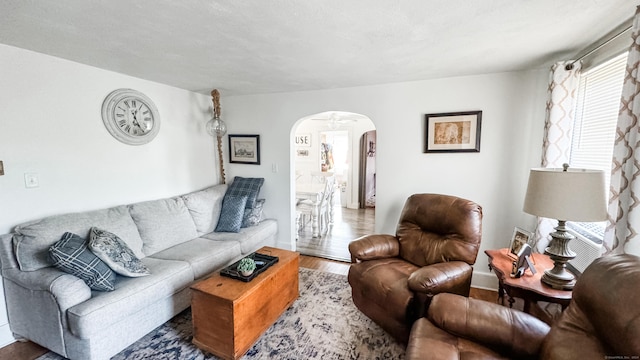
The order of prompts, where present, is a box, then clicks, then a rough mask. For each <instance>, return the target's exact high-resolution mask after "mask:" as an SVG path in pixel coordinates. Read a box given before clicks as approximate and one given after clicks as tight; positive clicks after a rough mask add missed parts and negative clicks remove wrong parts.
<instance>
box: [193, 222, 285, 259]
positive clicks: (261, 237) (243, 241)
mask: <svg viewBox="0 0 640 360" xmlns="http://www.w3.org/2000/svg"><path fill="white" fill-rule="evenodd" d="M277 232H278V222H277V221H276V220H274V219H265V220H262V221H261V222H260V223H259V224H258V225H256V226H252V227H248V228H242V229H240V231H239V232H238V233H226V232H214V233H209V234H205V235H202V237H203V238H205V239H210V240H215V241H224V242H226V241H235V242H238V243H240V250H241V251H242V254H243V255H246V254H248V253H252V252H254V251H256V249H258V248H261V247H262V246H267V245H269V246H275V242H276V238H275V237H276V234H277Z"/></svg>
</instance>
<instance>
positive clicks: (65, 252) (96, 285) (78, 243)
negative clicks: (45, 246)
mask: <svg viewBox="0 0 640 360" xmlns="http://www.w3.org/2000/svg"><path fill="white" fill-rule="evenodd" d="M49 258H50V259H51V261H52V262H53V265H55V267H57V268H58V269H60V270H62V271H64V272H66V273H69V274H71V275H75V276H77V277H79V278H80V279H82V280H83V281H84V282H85V283H87V285H88V286H89V287H90V288H91V289H93V290H99V291H112V290H114V289H115V281H116V274H115V273H114V272H113V271H112V270H111V269H110V268H109V266H107V264H105V263H104V262H103V261H102V260H100V259H99V258H98V257H97V256H96V255H95V254H94V253H92V252H91V250H89V248H88V241H87V240H85V239H83V238H81V237H80V236H78V235H76V234H73V233H70V232H66V233H64V235H62V238H61V239H60V240H58V242H56V243H55V244H53V245H51V247H50V248H49Z"/></svg>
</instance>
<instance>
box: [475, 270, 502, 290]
mask: <svg viewBox="0 0 640 360" xmlns="http://www.w3.org/2000/svg"><path fill="white" fill-rule="evenodd" d="M471 286H473V287H475V288H479V289H485V290H493V291H498V278H497V277H496V275H495V274H493V273H490V272H480V271H477V270H475V271H474V272H473V277H472V278H471Z"/></svg>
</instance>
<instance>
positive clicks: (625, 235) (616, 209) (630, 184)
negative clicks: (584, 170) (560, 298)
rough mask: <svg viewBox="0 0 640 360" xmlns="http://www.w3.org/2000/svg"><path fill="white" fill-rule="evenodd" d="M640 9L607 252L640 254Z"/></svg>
mask: <svg viewBox="0 0 640 360" xmlns="http://www.w3.org/2000/svg"><path fill="white" fill-rule="evenodd" d="M639 23H640V7H638V9H637V10H636V16H635V19H634V22H633V28H632V34H631V38H632V40H633V42H632V44H631V48H630V49H629V58H628V60H627V68H626V70H625V77H624V85H623V88H622V100H621V102H620V113H619V116H618V125H617V128H616V137H615V143H614V148H613V164H612V168H611V187H610V189H609V191H610V193H609V219H608V225H607V229H606V230H605V235H604V246H605V249H606V253H631V254H635V255H640V235H639V234H638V232H639V231H640V208H638V206H640V198H639V197H640V180H638V179H637V177H638V174H640V153H639V152H638V151H637V150H638V148H640V134H639V133H640V124H638V119H639V118H640V74H638V71H639V70H640V68H639V66H638V63H639V62H640V39H639V37H638V33H639V32H640V31H639V30H640V25H639Z"/></svg>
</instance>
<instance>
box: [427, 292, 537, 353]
mask: <svg viewBox="0 0 640 360" xmlns="http://www.w3.org/2000/svg"><path fill="white" fill-rule="evenodd" d="M426 317H427V318H428V319H429V321H431V322H432V323H433V324H434V325H436V326H437V327H439V328H440V329H443V330H445V331H447V332H448V333H451V334H454V335H456V336H459V337H463V338H465V339H468V340H472V341H474V342H477V343H479V344H481V345H484V346H486V347H489V348H491V349H493V350H494V351H497V352H499V353H501V354H505V355H509V356H511V357H514V358H519V359H523V358H535V357H536V356H537V355H538V354H539V352H540V350H541V348H542V343H543V340H544V338H545V337H546V336H547V334H548V333H549V330H550V328H549V325H547V324H546V323H544V322H543V321H541V320H539V319H537V318H535V317H533V316H531V315H529V314H526V313H524V312H522V311H519V310H514V309H511V308H508V307H505V306H502V305H498V304H494V303H490V302H487V301H482V300H477V299H472V298H467V297H464V296H460V295H455V294H446V293H443V294H438V295H436V296H435V297H434V298H433V300H432V301H431V306H430V307H429V310H428V313H427V316H426Z"/></svg>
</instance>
